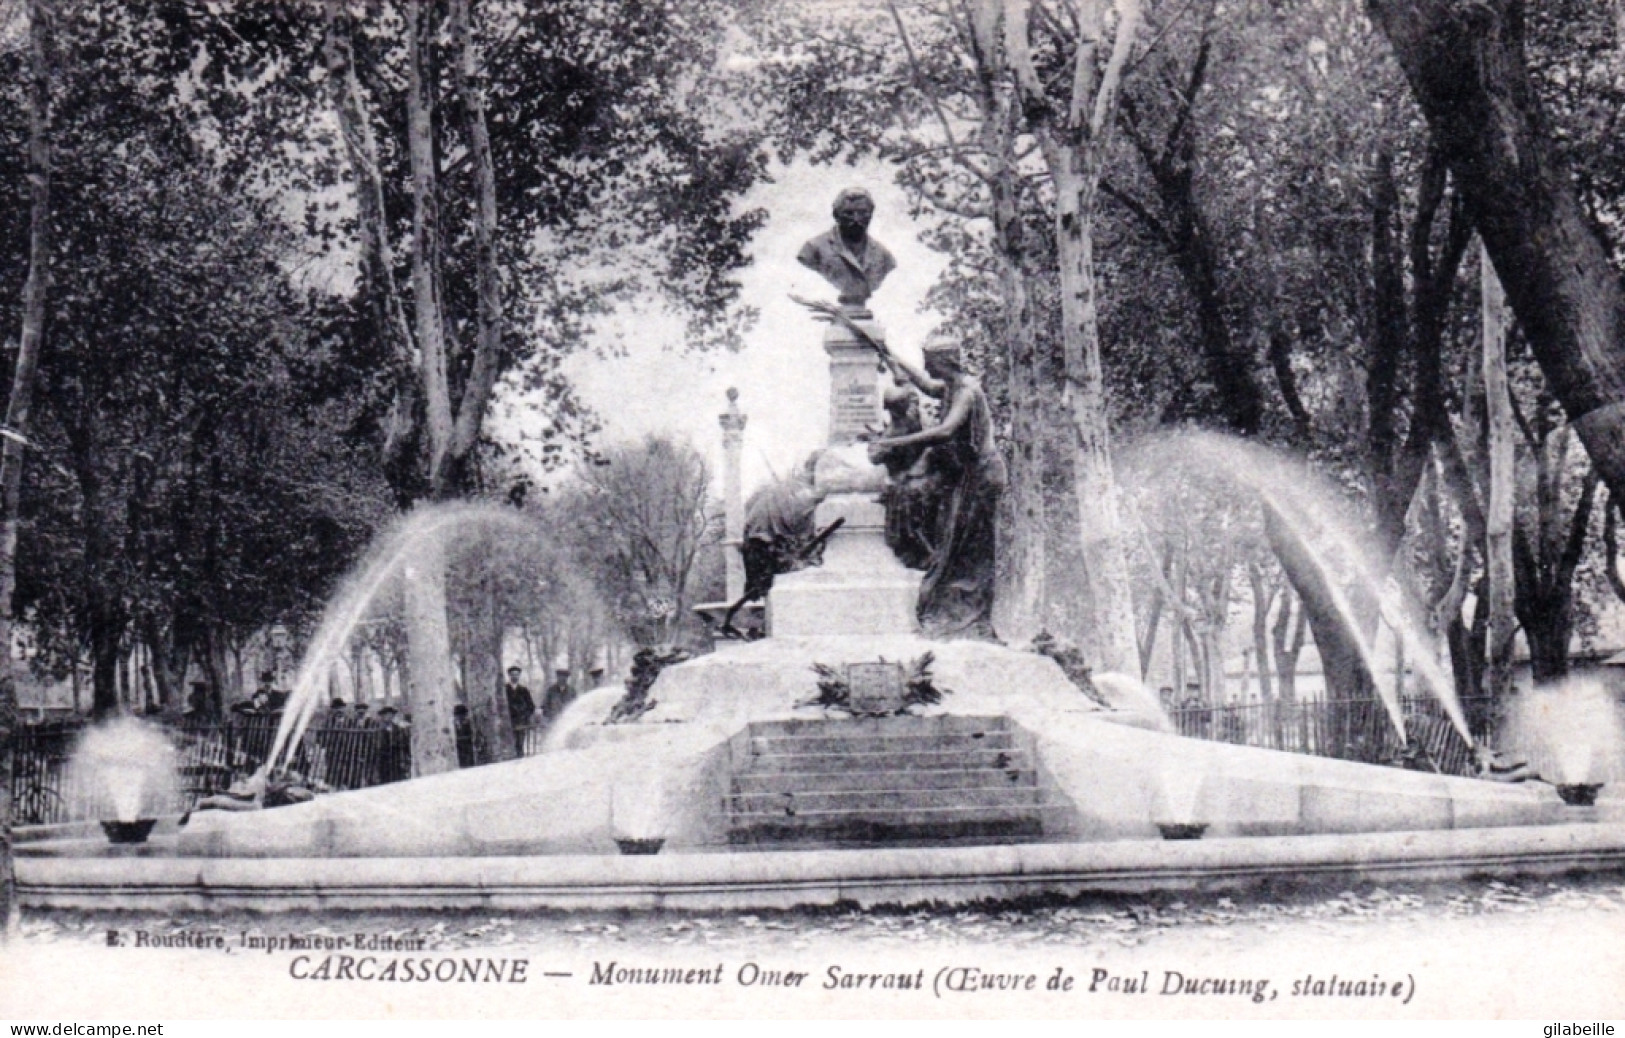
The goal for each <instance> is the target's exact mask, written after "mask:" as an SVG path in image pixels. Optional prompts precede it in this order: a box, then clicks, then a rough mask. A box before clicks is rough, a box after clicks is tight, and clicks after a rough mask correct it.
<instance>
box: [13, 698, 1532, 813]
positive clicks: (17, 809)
mask: <svg viewBox="0 0 1625 1038" xmlns="http://www.w3.org/2000/svg"><path fill="white" fill-rule="evenodd" d="M1464 706H1465V707H1466V709H1467V715H1468V717H1469V718H1475V719H1479V720H1478V722H1477V729H1476V730H1475V731H1474V733H1473V734H1474V738H1475V739H1477V740H1480V741H1487V742H1490V743H1492V744H1493V743H1494V742H1495V740H1494V738H1493V734H1494V733H1493V732H1492V731H1491V730H1490V729H1491V724H1490V722H1489V721H1488V720H1485V719H1488V718H1490V717H1491V716H1492V714H1493V711H1491V710H1489V709H1488V704H1487V702H1472V703H1467V704H1464ZM1402 708H1403V712H1404V716H1405V727H1406V731H1407V733H1408V735H1409V737H1410V738H1409V742H1408V744H1407V742H1406V741H1403V740H1401V739H1400V737H1399V734H1398V732H1397V731H1396V730H1395V728H1394V724H1393V722H1392V720H1390V718H1389V715H1388V712H1387V710H1386V709H1385V708H1384V707H1383V705H1382V704H1381V703H1380V702H1377V701H1375V700H1338V699H1332V700H1326V699H1308V700H1268V701H1259V700H1255V701H1250V702H1245V703H1231V704H1222V705H1213V706H1208V705H1190V706H1181V707H1176V708H1175V709H1173V710H1170V711H1168V715H1169V718H1170V720H1171V721H1172V722H1173V726H1174V729H1175V730H1176V731H1178V732H1179V733H1180V734H1181V735H1187V736H1191V737H1193V738H1198V739H1209V740H1214V741H1219V742H1229V743H1236V744H1238V745H1244V746H1259V747H1263V748H1266V749H1272V750H1285V751H1288V752H1291V753H1305V754H1313V755H1316V756H1321V757H1336V758H1341V759H1344V760H1353V761H1362V762H1366V763H1372V764H1404V765H1406V766H1410V767H1424V768H1428V769H1433V770H1438V771H1442V772H1445V773H1447V774H1455V775H1468V774H1472V773H1473V772H1474V761H1473V758H1472V752H1471V747H1470V746H1469V745H1468V744H1467V742H1466V741H1465V740H1464V739H1462V737H1461V735H1460V734H1459V733H1458V732H1457V731H1456V730H1455V728H1454V727H1453V726H1452V725H1451V724H1450V722H1449V720H1448V719H1447V718H1446V717H1445V715H1444V712H1443V710H1442V709H1441V708H1440V707H1439V704H1438V703H1437V701H1435V700H1433V699H1430V698H1421V697H1407V698H1406V699H1404V700H1403V701H1402ZM279 721H280V718H279V717H277V716H275V715H272V716H256V715H250V716H246V717H239V718H233V719H232V720H231V721H229V722H223V723H222V722H214V723H204V724H191V723H181V724H177V725H173V726H170V727H168V729H167V730H168V732H169V734H170V738H171V741H172V742H173V743H174V746H175V750H176V755H177V759H178V765H179V771H180V789H179V793H178V796H177V804H176V805H174V810H175V811H177V812H179V811H184V810H187V809H188V808H189V807H191V806H192V805H193V804H195V803H196V801H197V800H198V799H199V798H201V797H205V796H208V795H210V794H213V793H219V792H222V791H224V790H225V789H227V788H228V787H230V785H231V784H232V783H233V782H235V781H237V780H239V779H242V778H246V777H248V776H249V775H251V774H253V773H254V771H255V770H257V769H258V768H259V767H260V766H261V765H262V764H263V763H264V762H265V759H266V757H267V756H268V755H269V754H270V750H271V743H272V741H273V740H274V738H275V737H276V729H277V725H278V723H279ZM80 730H81V728H80V726H77V725H72V724H60V723H58V724H41V725H34V726H27V727H23V728H21V729H19V731H18V737H17V742H16V745H15V752H14V755H13V758H12V761H13V763H12V802H13V810H14V813H13V819H14V820H15V823H16V824H18V825H39V824H50V823H57V822H68V821H77V820H81V819H86V818H92V817H95V813H94V812H95V809H96V802H95V797H94V794H93V793H92V792H90V791H85V790H75V789H70V788H68V786H67V785H66V778H67V771H68V769H67V764H68V761H69V760H70V759H71V757H72V754H73V750H74V746H75V744H76V742H77V740H78V737H79V734H80ZM546 733H547V725H546V724H545V723H541V724H536V725H532V726H528V727H525V728H522V729H520V730H519V731H517V732H516V733H515V736H516V748H517V749H518V751H519V753H520V754H521V755H523V756H530V755H533V754H536V753H539V752H541V748H542V743H543V739H544V737H545V735H546ZM457 743H458V747H457V749H458V758H459V763H460V764H462V765H463V766H468V765H470V764H472V763H473V762H474V761H475V760H476V759H483V758H484V757H485V754H483V753H480V752H478V751H479V750H480V749H481V748H480V747H477V746H476V745H475V741H474V736H473V734H472V733H471V732H469V731H468V730H467V729H464V730H461V731H459V732H458V738H457ZM1407 747H1408V748H1409V751H1410V752H1409V754H1408V755H1407V753H1406V752H1405V751H1406V750H1407ZM1512 749H1519V748H1512ZM289 764H290V767H291V769H292V770H293V771H296V772H298V773H299V774H300V775H301V776H302V777H303V778H304V779H305V780H306V781H307V782H309V783H310V784H312V785H313V786H314V787H315V788H317V789H318V790H343V789H359V788H362V787H365V786H375V785H380V784H383V783H386V782H398V781H400V780H402V779H405V778H408V777H410V776H411V774H412V750H411V729H410V728H409V727H403V726H399V725H386V724H375V723H362V724H354V723H350V724H344V723H338V724H318V725H316V726H314V727H312V728H311V729H309V730H308V731H307V732H306V733H305V737H304V739H303V740H302V741H301V742H300V744H299V747H298V748H297V749H296V751H295V752H294V754H293V755H292V757H291V759H290V762H289ZM1531 764H1534V765H1536V767H1537V768H1538V767H1539V763H1538V762H1536V761H1531Z"/></svg>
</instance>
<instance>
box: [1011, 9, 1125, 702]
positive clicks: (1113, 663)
mask: <svg viewBox="0 0 1625 1038" xmlns="http://www.w3.org/2000/svg"><path fill="white" fill-rule="evenodd" d="M989 6H991V4H989ZM1071 13H1072V14H1073V15H1075V17H1076V35H1075V36H1073V35H1072V34H1071V33H1069V32H1065V31H1061V30H1060V27H1061V26H1062V25H1063V24H1065V23H1066V22H1067V21H1069V20H1070V19H1069V17H1068V15H1067V14H1058V13H1055V12H1050V11H1047V10H1045V9H1044V8H1043V6H1042V5H1041V4H1039V3H1028V2H1024V0H1018V2H1016V3H1012V4H1009V5H1007V9H1006V12H1005V22H1004V44H1005V48H1006V60H1007V61H1008V63H1009V68H1010V71H1011V72H1012V74H1013V75H1014V76H1015V80H1016V86H1017V90H1018V91H1019V96H1020V101H1021V107H1022V112H1023V115H1024V116H1025V118H1026V121H1027V125H1028V127H1029V128H1030V129H1031V131H1032V132H1033V134H1034V135H1035V136H1036V137H1037V138H1038V141H1039V145H1040V150H1041V151H1042V153H1043V156H1044V164H1045V166H1046V167H1047V169H1048V172H1049V177H1050V184H1051V187H1052V189H1053V190H1054V193H1055V242H1056V258H1057V261H1058V265H1059V273H1060V289H1061V342H1062V352H1063V355H1064V358H1065V365H1064V378H1065V380H1066V381H1065V397H1066V400H1067V404H1068V409H1069V410H1070V412H1071V420H1072V431H1073V435H1074V437H1075V439H1074V443H1073V450H1074V452H1075V453H1074V455H1073V457H1074V460H1073V466H1074V472H1075V475H1074V491H1075V493H1076V496H1077V508H1078V525H1079V527H1080V529H1081V532H1082V538H1083V556H1084V567H1085V573H1086V579H1087V581H1088V584H1089V591H1090V595H1091V596H1092V600H1093V603H1094V607H1095V610H1096V615H1095V622H1094V623H1093V624H1092V625H1091V631H1090V633H1091V634H1092V636H1093V639H1094V641H1095V645H1094V646H1093V650H1094V651H1093V653H1092V656H1093V658H1094V659H1095V660H1097V661H1098V666H1099V667H1100V668H1101V669H1102V670H1116V671H1123V672H1125V673H1127V672H1132V669H1133V667H1134V664H1135V660H1136V659H1137V645H1136V641H1135V628H1134V606H1133V600H1132V597H1131V593H1130V587H1129V575H1128V560H1127V555H1126V551H1125V548H1124V542H1123V523H1122V517H1121V514H1120V513H1121V505H1120V501H1119V491H1118V487H1117V481H1116V478H1115V476H1114V475H1113V473H1112V467H1111V464H1112V463H1111V433H1110V429H1109V428H1108V426H1107V411H1106V398H1105V381H1104V372H1103V369H1102V366H1101V347H1100V327H1099V314H1098V308H1097V302H1096V280H1095V269H1094V263H1095V261H1094V225H1095V217H1096V203H1097V200H1098V198H1099V189H1100V176H1101V172H1102V170H1103V168H1104V165H1105V162H1106V157H1107V148H1108V145H1109V143H1110V140H1111V131H1112V129H1113V127H1114V125H1115V123H1116V119H1117V104H1118V94H1119V91H1120V89H1121V87H1122V81H1123V75H1124V73H1125V71H1126V70H1127V67H1128V62H1129V59H1130V57H1131V56H1132V55H1133V53H1134V49H1135V42H1136V36H1137V34H1138V33H1139V30H1140V25H1141V22H1142V20H1143V16H1144V11H1143V8H1142V4H1141V2H1140V0H1116V2H1115V3H1111V4H1108V3H1107V0H1084V2H1083V3H1081V4H1079V5H1077V6H1076V8H1075V9H1074V10H1073V12H1071ZM1108 15H1115V18H1113V19H1110V24H1109V19H1108ZM984 17H988V18H994V17H996V15H993V14H992V13H991V12H989V13H987V14H985V15H984ZM1035 30H1036V33H1035ZM1040 60H1042V61H1043V62H1044V66H1045V70H1046V71H1047V72H1049V73H1050V78H1049V79H1048V80H1046V78H1045V76H1044V75H1043V74H1041V73H1040V67H1039V61H1040ZM1057 81H1058V84H1059V85H1058V86H1057V87H1053V88H1052V86H1051V84H1052V83H1057Z"/></svg>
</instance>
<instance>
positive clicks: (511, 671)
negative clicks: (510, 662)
mask: <svg viewBox="0 0 1625 1038" xmlns="http://www.w3.org/2000/svg"><path fill="white" fill-rule="evenodd" d="M521 673H523V672H522V671H521V670H520V669H519V668H518V667H509V668H508V684H507V685H505V686H504V687H503V692H505V693H506V694H507V697H508V719H509V720H511V721H512V722H513V751H514V753H516V754H518V755H519V756H521V757H522V756H524V754H525V729H526V728H528V727H530V722H531V719H532V718H533V717H535V716H536V700H535V699H534V698H532V697H531V694H530V689H528V688H526V687H525V686H524V685H521V684H520V683H519V676H520V674H521Z"/></svg>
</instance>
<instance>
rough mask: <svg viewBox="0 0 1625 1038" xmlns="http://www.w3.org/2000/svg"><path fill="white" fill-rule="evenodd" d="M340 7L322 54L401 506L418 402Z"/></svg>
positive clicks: (379, 184)
mask: <svg viewBox="0 0 1625 1038" xmlns="http://www.w3.org/2000/svg"><path fill="white" fill-rule="evenodd" d="M345 6H346V4H345V0H327V4H326V6H325V8H324V15H325V22H326V24H325V30H326V32H325V38H324V40H323V54H324V57H325V60H326V64H327V83H328V90H329V92H330V94H331V96H332V100H333V111H334V114H335V116H336V117H337V121H338V125H339V135H340V137H341V138H342V139H343V141H344V152H345V156H346V158H347V159H348V162H349V165H350V174H351V176H352V177H354V179H355V201H356V224H357V236H358V238H359V239H360V250H359V257H358V259H359V266H360V268H361V283H362V291H363V292H364V294H365V298H366V300H367V305H368V309H369V311H370V313H371V318H372V325H373V330H374V334H376V335H379V336H381V337H382V338H384V339H385V341H386V342H387V343H388V344H389V346H390V349H389V351H388V352H389V355H390V357H391V358H392V364H391V366H392V368H393V374H394V377H393V383H394V399H393V400H392V401H391V404H390V413H389V417H388V420H387V422H386V428H385V436H384V450H383V458H384V472H385V475H386V477H387V478H388V479H389V481H390V483H391V485H392V486H393V487H394V488H395V491H396V494H397V496H398V497H399V498H400V500H401V501H402V502H403V503H405V502H406V501H409V500H410V499H411V498H412V497H413V496H414V495H415V493H416V492H418V491H420V490H421V483H422V474H421V473H420V472H418V471H417V470H416V466H415V462H416V459H415V458H414V457H412V454H413V451H414V448H415V447H416V445H417V436H416V430H415V424H416V420H417V416H416V413H415V412H416V408H417V403H418V400H417V396H418V394H417V375H416V372H415V371H414V361H413V341H412V330H411V326H410V325H409V324H408V323H407V319H406V311H405V309H404V308H403V307H402V305H401V295H400V290H399V287H398V286H397V284H396V281H395V250H394V246H393V243H392V239H391V236H390V232H389V222H388V219H387V216H386V213H387V210H386V208H385V204H384V182H383V175H382V172H381V170H380V169H379V160H378V142H377V137H376V135H375V134H374V133H373V129H372V119H371V117H370V115H369V114H368V111H367V106H366V102H365V98H364V97H363V95H362V92H361V82H360V78H359V77H358V76H357V74H356V70H355V52H354V48H353V47H352V45H351V37H350V30H351V27H350V19H349V16H348V14H347V13H346V10H345Z"/></svg>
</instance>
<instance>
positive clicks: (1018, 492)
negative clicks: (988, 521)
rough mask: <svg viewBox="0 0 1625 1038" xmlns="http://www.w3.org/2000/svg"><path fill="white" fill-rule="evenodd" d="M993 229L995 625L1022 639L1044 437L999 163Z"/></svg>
mask: <svg viewBox="0 0 1625 1038" xmlns="http://www.w3.org/2000/svg"><path fill="white" fill-rule="evenodd" d="M991 187H992V192H993V228H994V229H993V233H994V237H995V239H996V240H997V242H998V246H997V248H996V249H995V252H996V253H997V255H998V257H999V295H1000V299H1001V300H1002V302H1003V304H1004V338H1005V348H1006V351H1007V357H1008V366H1009V372H1010V379H1009V381H1010V391H1009V398H1010V417H1011V423H1010V424H1011V430H1010V431H1011V434H1012V435H1011V439H1012V440H1013V442H1012V443H1011V445H1010V448H1011V449H1010V488H1009V491H1008V492H1007V495H1006V496H1007V498H1008V502H1009V509H1010V518H1011V523H1010V528H1009V530H1008V534H1009V536H1007V537H1006V538H1005V540H1004V543H1003V544H1002V545H1001V548H1002V549H1003V550H1004V551H1005V553H1006V555H1007V557H1008V563H1007V566H1006V567H1005V573H1006V580H1007V586H1006V588H1005V589H1004V590H1005V592H1006V593H1005V595H1003V596H1001V597H1003V598H1005V599H1007V600H1008V602H1009V606H1008V608H1007V612H1006V616H1005V617H1004V618H1003V621H1002V623H1001V630H1002V631H1003V633H1004V635H1005V637H1006V638H1010V639H1012V640H1014V641H1023V640H1026V639H1030V638H1031V637H1032V636H1033V635H1035V634H1037V633H1038V632H1039V630H1041V629H1043V628H1044V627H1045V626H1046V621H1047V613H1048V602H1049V594H1048V588H1047V586H1046V582H1047V578H1048V570H1049V553H1048V550H1047V547H1048V546H1047V538H1048V536H1049V529H1048V525H1047V523H1046V522H1045V514H1044V513H1045V509H1044V444H1043V439H1042V438H1043V435H1044V433H1043V429H1044V425H1043V421H1042V416H1041V414H1040V410H1041V408H1042V400H1041V398H1040V393H1041V389H1040V379H1039V370H1038V369H1039V356H1038V329H1037V328H1036V327H1035V325H1034V320H1033V306H1032V298H1031V296H1030V294H1029V293H1028V291H1027V278H1028V277H1029V276H1030V275H1029V274H1028V272H1027V271H1026V269H1025V263H1026V245H1025V233H1024V231H1023V227H1022V214H1021V202H1020V198H1019V197H1018V195H1017V190H1016V176H1015V170H1014V169H1013V168H1012V167H1010V166H1008V165H1000V166H999V167H998V168H997V169H996V170H995V171H994V173H993V181H992V184H991Z"/></svg>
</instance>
